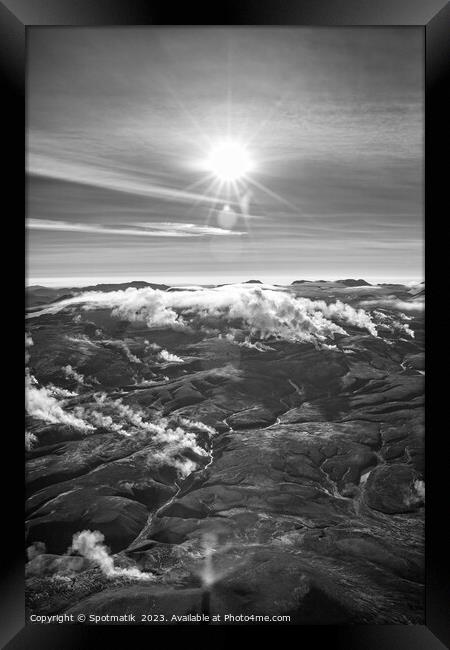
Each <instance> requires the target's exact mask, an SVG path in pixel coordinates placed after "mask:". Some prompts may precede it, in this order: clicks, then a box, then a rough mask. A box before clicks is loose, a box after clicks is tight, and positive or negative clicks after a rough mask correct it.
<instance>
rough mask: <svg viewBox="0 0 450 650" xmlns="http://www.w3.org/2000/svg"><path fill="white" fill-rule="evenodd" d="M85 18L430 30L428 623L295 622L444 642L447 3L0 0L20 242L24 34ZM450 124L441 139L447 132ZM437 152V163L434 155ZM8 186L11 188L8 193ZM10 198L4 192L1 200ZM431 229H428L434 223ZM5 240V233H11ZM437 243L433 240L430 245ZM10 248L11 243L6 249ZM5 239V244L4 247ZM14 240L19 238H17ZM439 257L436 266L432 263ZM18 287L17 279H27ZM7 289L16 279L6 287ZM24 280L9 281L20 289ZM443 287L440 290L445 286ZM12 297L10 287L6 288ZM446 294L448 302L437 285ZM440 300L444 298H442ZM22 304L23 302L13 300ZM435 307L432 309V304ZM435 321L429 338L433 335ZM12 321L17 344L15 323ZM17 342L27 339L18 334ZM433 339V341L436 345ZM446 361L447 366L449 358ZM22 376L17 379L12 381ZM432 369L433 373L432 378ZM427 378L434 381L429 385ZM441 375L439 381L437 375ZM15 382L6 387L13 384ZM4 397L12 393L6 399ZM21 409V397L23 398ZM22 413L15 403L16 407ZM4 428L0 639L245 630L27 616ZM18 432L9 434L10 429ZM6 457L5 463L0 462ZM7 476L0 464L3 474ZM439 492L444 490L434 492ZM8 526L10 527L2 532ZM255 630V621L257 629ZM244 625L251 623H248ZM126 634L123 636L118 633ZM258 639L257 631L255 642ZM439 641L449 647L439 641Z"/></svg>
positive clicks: (99, 638) (319, 640)
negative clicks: (442, 315) (45, 621)
mask: <svg viewBox="0 0 450 650" xmlns="http://www.w3.org/2000/svg"><path fill="white" fill-rule="evenodd" d="M37 25H41V26H51V25H55V26H56V25H64V26H77V25H79V26H81V25H84V26H86V25H92V26H102V25H117V26H120V25H250V26H251V25H291V26H295V25H299V26H300V25H308V26H338V25H339V26H358V25H364V26H380V27H383V26H403V25H404V26H412V25H414V26H421V27H423V29H424V31H425V70H426V74H425V79H426V82H425V86H426V87H425V183H426V185H425V187H426V191H425V215H426V273H425V275H426V282H427V284H428V287H427V301H428V304H427V317H426V327H427V366H428V371H429V372H427V380H426V405H427V406H426V431H427V436H426V473H427V514H426V624H425V625H411V626H407V625H405V626H403V625H380V626H374V625H366V626H359V625H358V626H352V627H350V626H348V627H347V626H342V627H336V626H301V627H299V628H296V629H295V630H294V635H293V637H294V638H295V640H296V643H297V644H298V645H299V646H303V647H311V646H312V645H313V644H314V645H321V644H326V645H328V644H330V645H333V646H335V647H338V648H345V649H346V650H352V649H354V648H364V649H365V650H371V649H375V648H377V649H383V648H386V649H389V650H391V649H393V648H395V649H396V650H397V649H400V648H405V649H408V650H434V649H436V650H438V649H439V648H443V647H450V598H449V593H450V590H449V586H450V581H449V552H448V538H447V537H446V535H445V534H444V531H445V529H446V528H447V526H446V524H448V516H446V509H447V507H448V506H447V502H448V487H447V486H448V481H447V473H448V460H447V459H448V456H447V455H446V454H445V453H444V452H443V444H444V438H445V437H446V435H448V434H447V432H446V430H445V422H446V420H445V419H444V420H442V424H440V422H439V415H440V412H441V413H442V414H444V413H445V411H444V409H445V404H446V400H445V397H446V396H445V392H446V386H445V383H446V382H445V381H443V382H442V381H441V382H439V380H436V379H433V375H434V371H433V368H434V367H438V365H441V364H442V362H443V361H444V362H445V359H443V356H442V355H443V352H442V350H440V349H439V348H438V344H439V340H438V337H439V336H440V335H441V331H440V330H441V327H440V322H438V323H436V322H435V320H434V317H432V316H430V311H431V313H432V309H433V301H435V303H436V306H437V300H439V297H441V298H442V294H441V295H440V294H439V291H438V285H439V283H441V285H442V284H443V283H444V282H445V281H446V277H447V275H446V274H445V270H444V268H443V261H444V259H445V256H439V255H435V254H433V257H432V259H431V258H430V253H429V250H430V246H431V244H432V242H431V240H433V241H434V242H436V241H437V240H439V239H440V237H441V229H442V225H443V222H444V218H445V207H446V204H447V201H446V195H447V185H448V180H447V178H446V177H447V175H448V174H447V169H448V165H447V164H446V162H445V161H446V158H448V150H449V148H448V123H447V122H448V115H450V110H449V95H450V93H448V88H449V87H450V84H449V83H448V81H449V80H448V69H449V61H450V38H449V35H450V34H449V31H450V30H449V28H450V4H449V3H444V2H443V0H427V1H426V2H424V1H420V0H229V1H227V0H223V1H222V2H221V3H210V4H209V5H205V6H202V3H198V4H197V5H196V6H192V3H185V4H184V5H181V6H180V7H173V6H172V5H171V4H170V3H167V2H161V1H160V0H158V1H155V0H7V1H4V2H0V74H1V78H0V83H1V87H2V90H3V92H2V96H3V102H2V103H3V107H2V108H3V110H4V112H5V117H4V120H3V126H4V135H5V134H7V135H8V136H10V141H9V143H8V145H7V149H6V151H4V156H3V157H4V161H6V163H7V178H6V182H5V184H4V188H3V195H4V196H3V199H4V205H5V204H8V205H9V206H10V207H9V208H8V210H9V216H8V221H9V222H14V224H15V226H16V235H15V236H16V237H17V239H16V243H17V246H18V250H19V247H21V246H22V245H23V241H24V229H23V224H24V220H23V218H22V215H23V214H24V207H23V206H24V202H23V199H22V197H23V193H24V168H25V165H24V151H25V129H24V122H25V103H24V100H25V79H26V56H25V53H26V32H27V28H29V27H31V26H37ZM446 134H447V137H446ZM441 160H442V161H444V164H441ZM5 195H6V196H5ZM8 199H9V201H8ZM433 230H434V233H433ZM8 241H9V240H8ZM434 245H435V243H433V246H434ZM5 248H6V247H5ZM8 248H9V246H8ZM20 250H21V248H20ZM14 259H15V263H16V269H15V270H13V267H11V266H10V265H9V264H8V268H7V272H6V273H5V271H4V276H3V277H4V278H5V282H6V284H9V280H8V278H10V277H11V276H10V274H11V273H14V278H15V280H16V281H17V284H19V282H20V281H21V280H20V278H21V277H22V276H21V270H20V269H21V268H23V266H21V260H22V259H23V258H22V257H21V256H20V253H19V252H18V251H17V253H16V254H15V256H14ZM439 264H441V265H442V269H441V268H440V267H439ZM22 286H23V285H22ZM9 290H10V291H11V288H9ZM21 290H22V289H21V287H20V286H18V287H17V288H15V291H16V292H17V295H21V294H20V292H21ZM442 290H443V291H444V293H445V288H443V289H442ZM8 295H9V294H8ZM443 301H444V302H445V301H446V295H444V298H443ZM437 308H438V309H439V308H440V306H437ZM18 313H20V308H19V309H18ZM437 313H438V316H439V312H437ZM433 328H434V329H435V336H433ZM16 330H17V339H15V340H16V343H17V347H16V348H15V349H16V350H17V353H18V350H19V343H18V339H19V335H20V338H21V341H22V334H21V330H20V326H18V327H17V328H16ZM20 345H22V342H21V343H20ZM439 347H440V346H439ZM12 365H13V366H15V365H17V366H18V368H17V375H16V376H17V383H16V382H13V383H14V388H13V390H14V392H16V393H17V394H20V386H21V383H20V382H21V381H22V379H21V368H20V364H16V362H15V361H14V363H13V364H12ZM447 365H448V364H447ZM19 375H20V379H19ZM430 375H431V379H430ZM431 381H433V384H434V385H433V386H431V383H430V382H431ZM438 384H439V385H438ZM10 391H11V386H10ZM7 399H9V398H7ZM18 408H21V405H19V406H18ZM17 412H19V411H17ZM18 428H19V427H18V426H17V418H16V419H15V424H14V429H12V428H11V429H6V425H5V430H4V437H6V436H8V439H7V440H4V441H3V444H4V445H6V452H5V453H4V454H3V462H4V465H8V466H10V467H11V469H12V473H11V477H10V478H9V479H8V482H7V484H6V486H5V487H4V490H5V491H4V493H3V495H4V496H3V505H4V507H5V508H6V506H8V507H9V508H10V512H9V513H7V514H5V515H4V519H3V524H4V528H3V530H4V533H3V535H2V538H3V540H2V541H3V542H4V544H5V548H4V549H3V553H2V555H1V557H2V569H1V571H2V573H1V592H0V606H1V616H0V642H1V644H2V647H7V648H8V650H16V649H17V650H18V649H19V648H20V649H23V648H38V647H41V646H42V647H45V648H55V649H57V650H59V649H60V648H61V649H62V648H64V650H69V649H70V648H84V647H86V648H94V647H96V645H97V644H98V643H106V642H107V639H108V637H109V635H110V634H111V633H112V634H113V635H114V640H116V641H117V642H119V643H120V642H121V639H123V641H125V642H128V643H129V642H130V635H131V636H133V637H134V636H135V634H136V633H139V634H143V635H144V636H143V640H144V641H145V642H147V643H159V642H161V641H163V642H164V643H171V642H175V635H176V636H178V635H179V634H180V632H181V633H182V635H183V636H182V637H181V638H182V639H183V641H182V642H183V643H184V644H186V643H195V644H198V643H201V644H203V643H204V644H205V645H206V644H207V645H208V646H211V644H212V643H214V645H215V646H216V647H217V645H219V646H220V645H225V644H226V643H227V644H228V643H229V642H230V638H232V639H233V641H232V642H235V641H234V639H237V638H241V634H242V630H240V629H239V626H230V627H228V628H222V627H220V628H219V627H216V628H209V627H208V628H205V627H203V628H201V627H198V626H196V625H191V626H184V627H182V628H181V629H180V627H172V626H171V627H158V628H157V627H151V629H149V627H150V626H144V627H140V626H124V627H117V626H114V627H108V626H101V627H94V626H83V625H57V624H53V625H25V614H24V557H23V538H22V531H23V517H22V512H23V511H22V504H23V487H22V486H23V443H22V438H21V435H19V432H18V431H17V429H18ZM13 434H14V435H13ZM4 469H5V467H3V470H4ZM3 474H4V472H3ZM441 495H443V497H444V498H443V499H442V497H441ZM5 531H7V534H5ZM257 628H258V629H257ZM247 629H248V628H247ZM272 632H273V633H274V640H277V641H278V642H283V635H284V633H286V634H289V636H290V637H291V638H292V632H293V629H292V627H291V626H289V627H284V628H283V627H281V626H277V627H276V628H271V629H270V630H269V628H267V627H262V626H253V627H251V630H250V633H251V634H252V636H253V637H254V636H255V635H258V636H259V635H260V634H262V636H263V637H264V638H265V639H267V640H268V635H269V638H270V636H271V633H272ZM123 641H122V642H123ZM254 641H255V639H253V642H254ZM444 644H445V645H444Z"/></svg>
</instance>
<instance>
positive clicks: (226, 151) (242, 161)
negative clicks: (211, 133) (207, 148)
mask: <svg viewBox="0 0 450 650" xmlns="http://www.w3.org/2000/svg"><path fill="white" fill-rule="evenodd" d="M206 166H207V169H208V171H210V172H212V173H213V174H214V175H215V176H217V178H218V179H219V180H221V181H223V182H232V181H237V180H239V179H240V178H242V177H243V176H245V175H246V174H247V173H248V172H249V171H251V170H252V169H253V163H252V160H251V158H250V156H249V154H248V151H247V149H246V148H245V147H244V146H243V145H242V144H240V143H238V142H232V141H226V142H222V143H221V144H219V145H217V146H216V147H214V148H213V149H212V151H211V153H210V155H209V158H208V159H207V161H206Z"/></svg>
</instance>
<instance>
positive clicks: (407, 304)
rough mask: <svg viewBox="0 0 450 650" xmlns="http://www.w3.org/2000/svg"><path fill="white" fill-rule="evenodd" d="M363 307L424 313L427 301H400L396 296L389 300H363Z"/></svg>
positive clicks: (361, 303) (388, 298) (390, 297)
mask: <svg viewBox="0 0 450 650" xmlns="http://www.w3.org/2000/svg"><path fill="white" fill-rule="evenodd" d="M360 305H361V306H362V307H369V308H370V309H372V308H373V307H384V308H385V309H395V310H398V311H424V309H425V301H424V300H420V299H416V300H408V301H407V300H400V299H399V298H396V297H395V296H389V297H387V298H381V299H379V300H378V299H377V300H362V301H361V302H360Z"/></svg>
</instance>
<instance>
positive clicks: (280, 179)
mask: <svg viewBox="0 0 450 650" xmlns="http://www.w3.org/2000/svg"><path fill="white" fill-rule="evenodd" d="M423 45H424V44H423V30H422V29H421V28H414V27H413V28H405V27H401V28H380V27H376V28H374V27H372V28H371V27H368V28H361V27H355V28H339V27H337V28H305V27H299V28H291V27H279V28H272V27H271V28H267V27H264V28H256V27H253V28H252V27H251V28H246V27H245V28H244V27H225V28H186V27H178V28H177V27H171V28H163V27H138V28H128V27H115V28H89V27H86V28H42V27H35V28H30V29H29V30H28V68H27V70H28V72H27V219H26V225H27V283H28V284H44V285H48V286H58V285H59V286H70V285H71V286H76V285H78V286H80V285H83V284H91V283H95V282H110V281H117V282H122V281H129V280H142V279H143V280H147V281H150V282H151V281H154V282H165V283H169V284H192V283H198V284H208V283H216V282H234V281H245V280H249V279H259V280H262V281H264V282H275V283H281V284H283V283H290V282H292V281H294V280H300V279H316V280H317V279H325V280H327V279H338V278H349V277H353V278H365V279H366V280H368V281H369V282H370V281H372V282H384V281H411V280H422V279H423V219H424V178H423V176H424V160H423V157H424V150H423V139H424V66H423V54H424V52H423ZM224 142H228V143H230V142H231V143H232V147H234V148H235V149H233V150H232V151H234V152H235V154H236V152H237V155H238V154H240V153H242V150H245V152H246V156H247V157H248V159H249V160H250V162H251V165H250V166H249V167H250V168H249V169H248V170H247V172H246V173H245V175H243V176H240V177H238V178H236V179H235V181H234V182H227V181H225V182H224V180H223V178H222V179H221V178H220V176H219V177H218V176H217V173H216V172H217V169H216V168H215V167H213V168H212V167H211V162H210V161H211V155H213V156H214V155H215V154H214V152H215V153H216V154H217V151H218V150H219V151H220V147H221V146H222V145H223V143H224ZM218 148H219V149H218ZM208 161H209V162H208ZM228 162H229V163H230V164H231V166H233V165H238V163H239V159H238V157H236V155H235V158H233V157H232V160H231V161H228ZM234 168H235V169H237V168H236V167H234Z"/></svg>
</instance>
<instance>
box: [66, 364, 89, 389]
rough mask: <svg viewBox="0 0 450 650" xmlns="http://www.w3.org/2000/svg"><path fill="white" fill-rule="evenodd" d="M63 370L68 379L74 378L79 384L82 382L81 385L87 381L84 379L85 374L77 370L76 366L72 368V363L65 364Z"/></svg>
mask: <svg viewBox="0 0 450 650" xmlns="http://www.w3.org/2000/svg"><path fill="white" fill-rule="evenodd" d="M62 371H63V373H64V375H65V377H66V378H67V379H73V380H74V381H76V382H77V384H80V385H81V386H84V385H85V383H86V382H85V380H84V376H83V375H82V374H81V373H79V372H77V371H76V370H75V368H72V366H71V365H70V364H68V365H67V366H64V367H63V368H62Z"/></svg>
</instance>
